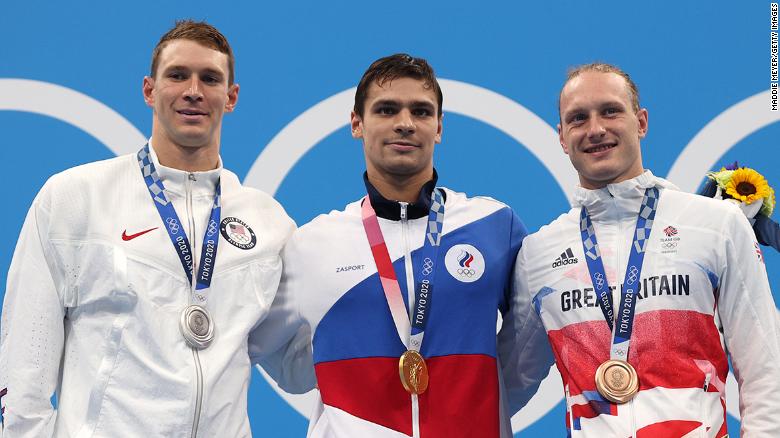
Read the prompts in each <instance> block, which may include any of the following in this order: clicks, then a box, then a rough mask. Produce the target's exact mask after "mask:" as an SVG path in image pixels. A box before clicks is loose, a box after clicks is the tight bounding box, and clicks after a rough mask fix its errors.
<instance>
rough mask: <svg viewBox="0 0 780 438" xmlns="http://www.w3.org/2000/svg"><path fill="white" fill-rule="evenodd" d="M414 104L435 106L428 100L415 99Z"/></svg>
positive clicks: (417, 105)
mask: <svg viewBox="0 0 780 438" xmlns="http://www.w3.org/2000/svg"><path fill="white" fill-rule="evenodd" d="M412 106H416V107H421V106H424V107H429V108H433V107H434V105H433V103H432V102H430V101H427V100H415V101H414V102H412Z"/></svg>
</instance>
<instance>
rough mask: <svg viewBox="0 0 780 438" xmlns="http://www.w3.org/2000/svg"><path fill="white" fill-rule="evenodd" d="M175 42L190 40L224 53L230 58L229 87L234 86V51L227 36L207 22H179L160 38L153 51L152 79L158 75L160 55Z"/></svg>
mask: <svg viewBox="0 0 780 438" xmlns="http://www.w3.org/2000/svg"><path fill="white" fill-rule="evenodd" d="M173 40H190V41H194V42H196V43H198V44H200V45H203V46H205V47H208V48H209V49H214V50H216V51H218V52H221V53H224V54H225V55H227V58H228V85H233V81H234V80H235V74H234V70H235V60H234V58H233V49H231V48H230V43H228V40H227V38H225V35H222V33H221V32H220V31H218V30H217V28H216V27H214V26H212V25H210V24H208V23H206V22H205V21H193V20H178V21H176V24H175V25H174V26H173V29H171V30H169V31H168V32H166V33H165V35H163V36H162V37H161V38H160V41H159V42H158V43H157V46H155V48H154V51H152V68H151V73H150V76H151V77H153V78H154V77H155V75H156V74H157V66H158V65H159V63H160V53H162V51H163V49H164V48H165V46H167V45H168V43H169V42H171V41H173Z"/></svg>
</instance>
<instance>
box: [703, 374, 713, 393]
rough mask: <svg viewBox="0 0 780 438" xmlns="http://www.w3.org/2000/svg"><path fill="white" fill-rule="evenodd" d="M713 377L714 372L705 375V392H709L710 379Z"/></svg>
mask: <svg viewBox="0 0 780 438" xmlns="http://www.w3.org/2000/svg"><path fill="white" fill-rule="evenodd" d="M711 379H712V374H710V373H707V375H706V376H705V377H704V387H703V388H702V389H704V392H707V389H709V387H710V380H711Z"/></svg>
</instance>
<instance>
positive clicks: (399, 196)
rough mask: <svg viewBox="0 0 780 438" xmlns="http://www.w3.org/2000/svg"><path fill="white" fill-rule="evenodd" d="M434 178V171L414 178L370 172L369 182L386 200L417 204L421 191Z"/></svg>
mask: <svg viewBox="0 0 780 438" xmlns="http://www.w3.org/2000/svg"><path fill="white" fill-rule="evenodd" d="M431 178H433V170H431V172H430V173H427V172H421V173H419V174H416V175H412V176H402V177H395V176H388V175H378V174H376V173H372V172H368V181H369V182H370V183H371V185H373V186H374V188H376V190H377V191H378V192H379V193H380V194H381V195H382V196H383V197H384V198H385V199H389V200H393V201H401V202H409V203H413V202H417V199H418V197H419V196H420V190H422V187H423V186H424V185H425V183H427V182H428V181H430V180H431Z"/></svg>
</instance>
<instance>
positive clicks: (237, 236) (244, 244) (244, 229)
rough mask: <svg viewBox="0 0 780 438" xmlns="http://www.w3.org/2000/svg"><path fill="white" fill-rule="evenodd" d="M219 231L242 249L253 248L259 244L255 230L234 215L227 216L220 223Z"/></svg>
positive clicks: (232, 243)
mask: <svg viewBox="0 0 780 438" xmlns="http://www.w3.org/2000/svg"><path fill="white" fill-rule="evenodd" d="M219 231H220V232H221V233H222V237H224V238H225V240H227V241H228V242H229V243H230V244H231V245H233V246H235V247H236V248H240V249H252V248H254V247H255V245H256V244H257V236H255V232H254V231H252V229H251V228H249V225H247V224H245V223H244V221H242V220H241V219H238V218H234V217H226V218H225V219H222V222H221V223H220V224H219Z"/></svg>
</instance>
